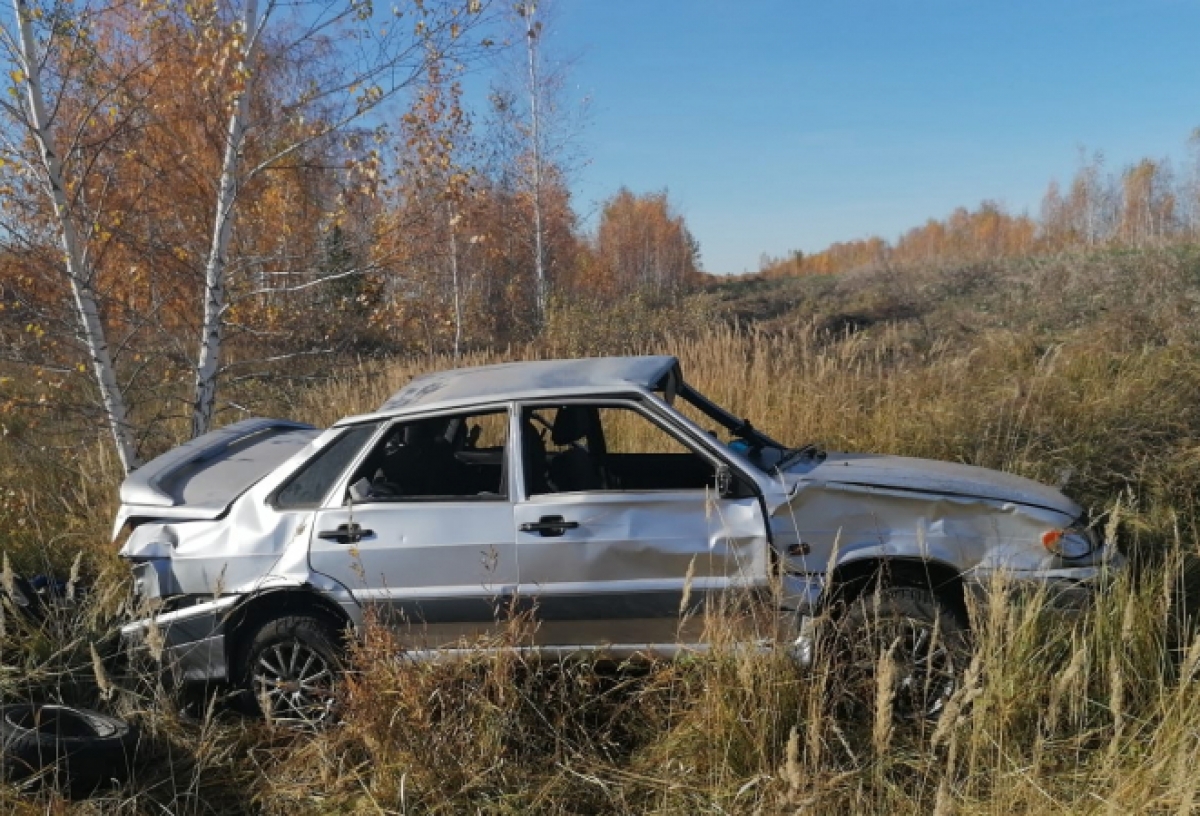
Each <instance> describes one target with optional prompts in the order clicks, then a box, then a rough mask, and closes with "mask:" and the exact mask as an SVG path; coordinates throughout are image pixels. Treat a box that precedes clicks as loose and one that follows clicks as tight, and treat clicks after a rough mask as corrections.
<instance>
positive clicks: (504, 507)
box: [309, 407, 517, 648]
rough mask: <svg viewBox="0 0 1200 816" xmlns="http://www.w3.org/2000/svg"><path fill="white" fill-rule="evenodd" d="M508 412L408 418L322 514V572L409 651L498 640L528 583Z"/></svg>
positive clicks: (318, 522) (317, 557) (316, 547)
mask: <svg viewBox="0 0 1200 816" xmlns="http://www.w3.org/2000/svg"><path fill="white" fill-rule="evenodd" d="M509 426H510V420H509V411H508V409H507V407H502V408H495V409H491V410H485V411H476V412H473V413H457V414H446V415H438V416H432V417H419V418H415V419H405V420H401V421H397V422H394V423H392V424H391V425H389V426H388V427H386V428H385V429H384V431H383V433H381V434H380V435H379V437H378V438H377V440H376V441H375V443H374V445H373V447H372V448H371V449H370V450H369V451H368V452H367V453H366V454H365V455H364V456H363V457H362V458H361V459H360V461H359V462H357V463H356V465H355V466H354V467H353V469H352V471H351V472H350V473H349V475H348V476H347V477H346V478H345V479H344V480H343V484H342V489H341V490H340V492H339V493H337V494H335V498H334V499H332V500H331V501H329V502H328V503H327V504H326V506H325V507H324V508H323V509H321V510H320V511H318V513H317V514H316V518H315V522H314V529H313V532H312V538H311V542H310V547H309V559H310V564H311V567H312V569H313V570H315V571H317V572H320V573H323V574H325V575H327V576H329V577H331V578H333V579H335V580H336V581H338V582H340V583H341V584H343V585H344V586H345V587H347V589H349V591H350V592H351V593H352V594H353V596H354V598H355V599H356V600H357V601H358V602H359V603H360V604H362V605H363V606H364V607H367V608H373V609H374V610H375V611H376V612H377V613H378V614H379V615H380V616H381V617H382V618H383V619H384V620H385V621H387V622H388V623H390V624H392V625H394V626H395V627H396V629H397V631H398V632H400V633H401V635H402V640H403V643H404V645H406V646H407V647H409V648H436V647H444V646H448V645H452V644H455V643H457V642H459V641H460V640H461V639H463V638H474V637H477V636H480V635H487V634H489V633H491V632H493V631H495V630H496V629H497V627H498V626H501V625H502V624H503V621H504V619H505V617H506V614H507V603H508V601H509V600H510V599H511V597H512V595H513V592H514V590H515V589H516V583H517V561H516V546H515V539H514V532H513V523H512V519H513V509H512V508H513V505H512V501H511V499H510V496H509V489H508V486H509V485H510V484H511V479H510V478H509V474H508V470H509V468H510V467H511V457H510V456H509V447H510V446H509V445H508V432H509Z"/></svg>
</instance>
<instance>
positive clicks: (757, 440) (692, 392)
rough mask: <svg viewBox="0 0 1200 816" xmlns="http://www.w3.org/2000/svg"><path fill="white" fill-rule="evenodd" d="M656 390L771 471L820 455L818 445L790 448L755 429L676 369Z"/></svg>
mask: <svg viewBox="0 0 1200 816" xmlns="http://www.w3.org/2000/svg"><path fill="white" fill-rule="evenodd" d="M655 390H656V393H657V394H658V396H659V397H660V398H662V399H663V401H665V402H666V403H667V404H668V405H671V406H672V407H673V408H674V409H675V410H676V411H679V412H680V413H681V414H683V415H684V416H686V417H687V418H688V419H690V420H692V421H693V422H695V423H696V424H697V425H699V426H700V427H702V428H704V429H705V430H707V431H708V432H709V433H710V434H711V435H712V436H714V437H716V438H717V439H718V440H720V441H721V443H722V444H723V445H725V446H726V447H728V448H730V449H731V450H734V451H736V452H738V453H740V454H742V455H743V456H745V457H746V458H747V459H748V460H749V461H750V462H751V463H752V464H754V465H755V466H756V467H758V468H759V469H761V470H764V471H766V472H768V473H771V472H774V471H775V470H777V469H780V468H782V467H785V466H787V465H788V464H791V463H792V462H794V461H796V460H797V459H799V458H801V457H803V456H805V455H813V456H820V455H821V451H820V450H819V449H818V448H817V447H816V446H815V445H805V446H803V447H799V448H791V447H788V446H787V445H784V444H783V443H782V442H779V441H777V440H775V439H773V438H772V437H770V436H769V435H767V434H766V433H764V432H763V431H761V430H759V429H758V428H756V427H755V426H754V424H753V423H752V422H751V421H750V420H749V419H746V418H744V417H739V416H737V415H736V414H733V413H731V412H730V411H728V410H726V409H725V408H722V407H721V406H720V405H718V404H717V403H715V402H713V401H712V400H710V399H709V398H708V397H706V396H704V394H702V393H700V392H699V391H697V390H696V389H695V388H693V387H692V386H690V385H688V384H687V383H684V382H680V381H679V379H678V375H677V374H676V373H675V372H672V373H671V374H669V375H668V376H667V377H664V378H663V380H662V382H661V383H659V386H658V388H657V389H655Z"/></svg>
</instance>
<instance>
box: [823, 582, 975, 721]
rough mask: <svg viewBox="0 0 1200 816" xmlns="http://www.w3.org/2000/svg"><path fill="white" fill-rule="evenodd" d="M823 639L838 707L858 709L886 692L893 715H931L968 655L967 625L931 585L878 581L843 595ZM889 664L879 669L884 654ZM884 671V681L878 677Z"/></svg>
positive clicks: (849, 712)
mask: <svg viewBox="0 0 1200 816" xmlns="http://www.w3.org/2000/svg"><path fill="white" fill-rule="evenodd" d="M830 640H831V643H829V645H830V646H831V647H832V650H831V651H832V659H833V660H834V662H835V668H836V671H835V676H834V683H833V687H832V691H833V692H834V698H835V705H836V708H837V709H838V711H839V713H840V714H843V715H846V716H852V717H861V716H862V715H863V714H864V713H865V712H869V711H872V710H873V709H874V708H875V707H876V705H878V704H879V702H880V701H881V700H885V699H890V700H891V706H892V714H893V716H894V717H895V718H896V719H897V720H900V721H909V722H913V721H919V720H930V719H936V718H937V717H938V715H940V714H941V712H942V710H943V709H944V708H945V706H946V703H947V702H948V701H949V700H950V697H951V695H953V694H954V692H955V690H956V689H957V688H958V684H959V682H960V677H961V675H962V672H963V670H964V669H965V668H966V665H967V661H968V660H969V648H968V641H967V626H966V624H965V623H964V621H963V620H962V619H961V617H960V616H959V615H957V614H956V613H955V612H954V611H953V610H952V609H951V608H950V607H949V606H947V605H946V604H945V603H944V602H942V601H941V600H940V599H939V598H938V597H937V596H936V595H935V594H934V593H933V592H931V591H929V590H927V589H920V588H916V587H887V586H884V587H879V588H877V589H876V590H875V591H873V592H867V593H864V594H862V595H859V596H858V597H856V598H855V599H853V600H852V601H850V603H849V605H848V606H847V608H846V609H845V610H844V612H843V614H842V615H841V616H840V617H839V618H838V619H837V621H836V622H835V624H834V628H833V636H832V638H831V639H830ZM885 658H886V659H889V660H890V661H891V666H892V670H891V671H890V672H888V674H887V675H886V676H885V675H881V674H880V669H881V666H883V665H884V660H885ZM886 677H890V686H889V687H887V688H884V687H883V684H882V682H881V681H884V680H885V679H886Z"/></svg>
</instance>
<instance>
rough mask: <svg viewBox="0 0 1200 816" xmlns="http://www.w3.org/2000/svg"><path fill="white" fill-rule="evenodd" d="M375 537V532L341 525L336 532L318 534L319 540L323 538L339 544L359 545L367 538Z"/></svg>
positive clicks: (354, 526) (355, 526) (349, 525)
mask: <svg viewBox="0 0 1200 816" xmlns="http://www.w3.org/2000/svg"><path fill="white" fill-rule="evenodd" d="M373 535H375V531H374V530H368V529H366V528H364V527H360V526H358V524H355V523H351V524H339V525H338V526H337V529H336V530H322V531H321V532H319V533H317V538H323V539H325V540H326V541H336V542H337V543H338V544H357V543H358V542H360V541H362V540H363V539H364V538H366V537H367V536H373Z"/></svg>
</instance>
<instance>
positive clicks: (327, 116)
mask: <svg viewBox="0 0 1200 816" xmlns="http://www.w3.org/2000/svg"><path fill="white" fill-rule="evenodd" d="M234 11H236V14H234V13H233V12H234ZM482 14H483V7H482V4H481V2H480V0H461V2H459V1H458V0H443V2H428V0H426V2H421V1H420V0H410V2H408V3H405V4H403V5H394V6H392V8H391V11H390V12H388V13H387V15H386V17H387V19H381V17H380V14H377V13H376V12H375V11H374V10H373V9H372V7H371V5H370V4H368V3H365V2H354V1H352V2H349V3H346V2H334V0H316V2H309V3H298V4H296V3H289V4H284V3H282V2H280V1H279V0H262V3H261V4H260V2H259V0H244V2H243V4H242V5H241V6H240V8H234V7H230V8H229V9H228V13H227V14H226V17H227V18H228V19H230V20H231V22H230V23H229V25H231V26H232V27H233V31H234V34H233V37H232V38H231V40H230V41H231V42H232V43H233V44H234V53H233V55H232V56H233V58H234V59H235V60H236V65H235V67H234V69H233V70H232V71H231V72H230V74H229V77H228V82H227V93H226V95H225V100H226V105H227V107H228V111H229V114H228V126H227V128H226V130H225V136H224V144H223V145H222V152H223V158H222V163H221V172H220V178H219V179H218V180H217V183H216V185H215V196H214V208H213V218H212V240H211V244H210V247H209V249H208V252H207V257H206V261H205V265H204V294H203V320H202V324H201V329H200V342H199V349H198V354H197V358H196V368H195V371H196V377H195V386H194V391H193V395H194V396H193V404H192V433H193V435H196V434H201V433H204V432H206V431H207V430H208V429H209V427H210V426H211V424H212V420H213V414H214V410H215V407H216V392H217V385H218V382H219V377H220V374H221V371H222V345H223V343H222V341H223V336H224V330H225V327H226V315H227V312H228V309H229V299H228V282H229V281H228V278H229V271H230V264H231V258H230V255H229V252H230V241H231V236H232V233H233V230H234V228H235V225H236V220H237V212H238V202H239V197H240V194H241V190H243V189H244V188H245V187H246V186H247V185H248V184H250V183H251V182H253V181H254V180H255V179H256V178H257V177H258V176H260V175H262V174H263V173H265V172H267V171H269V170H271V169H272V168H273V167H275V166H277V165H278V164H279V163H280V162H281V161H283V160H285V159H286V158H288V157H289V156H291V155H293V154H294V153H296V152H297V151H299V150H302V149H303V148H304V147H305V146H306V145H310V144H313V143H316V142H319V141H321V140H325V139H330V138H333V137H336V135H337V134H339V133H341V132H343V131H345V130H346V129H347V128H349V127H350V126H351V125H353V124H355V123H357V122H362V121H363V120H364V119H366V118H368V117H370V116H372V115H374V114H376V113H378V112H379V111H381V109H382V107H383V106H384V105H385V103H386V102H387V101H388V100H390V99H392V98H393V97H394V96H395V95H396V94H398V93H399V92H401V91H403V90H404V89H406V88H409V87H411V86H412V85H413V84H414V83H415V82H416V80H417V79H418V78H419V77H420V76H421V75H422V73H423V71H424V70H425V68H426V66H427V64H428V61H429V59H430V58H431V57H430V55H431V54H434V55H436V56H437V57H438V58H444V57H445V56H446V55H448V54H451V53H458V54H459V55H460V57H461V58H463V59H466V58H469V56H470V54H469V52H470V51H471V50H472V49H473V48H474V47H476V45H477V44H478V43H477V42H475V41H472V40H471V39H470V38H469V32H470V31H471V29H472V28H473V27H474V26H476V25H477V24H478V22H479V21H480V20H481V19H482ZM221 19H222V18H221V16H220V15H217V16H216V17H215V19H214V25H220V23H221ZM271 32H274V33H275V35H276V37H275V41H274V43H273V48H274V49H275V50H276V52H277V53H279V54H285V55H286V54H292V53H296V52H304V53H305V55H306V61H307V62H308V63H309V64H308V69H309V70H308V76H309V77H310V81H309V82H307V83H305V84H302V85H300V86H298V87H297V88H296V89H295V93H294V95H292V96H291V97H290V98H285V99H275V100H273V101H274V103H275V105H276V106H277V107H278V108H280V109H281V110H283V111H284V112H286V113H287V114H288V116H289V117H290V118H291V120H292V121H293V122H295V121H300V122H303V121H305V120H308V121H311V122H313V124H312V125H311V126H310V127H308V128H307V130H306V131H304V132H303V133H302V135H298V136H297V135H294V136H292V137H291V138H288V139H285V140H284V141H283V142H282V143H279V142H277V141H276V138H277V137H278V136H279V134H278V132H274V133H273V132H271V131H270V130H269V129H267V128H261V127H258V123H256V122H255V121H253V119H252V117H251V111H252V109H253V106H252V104H251V98H252V96H253V95H254V94H255V93H257V92H260V90H261V88H260V83H259V82H258V78H259V76H260V73H261V70H262V67H261V63H262V53H261V51H262V48H263V44H264V41H265V40H266V39H267V37H268V36H269V34H270V33H271ZM318 112H319V115H316V114H317V113H318ZM255 140H257V144H256V145H253V146H252V145H251V144H250V142H251V141H255ZM251 147H254V148H255V149H254V151H251ZM250 152H255V153H256V154H257V160H256V161H254V162H253V163H251V162H248V161H247V160H246V157H247V155H248V153H250Z"/></svg>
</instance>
